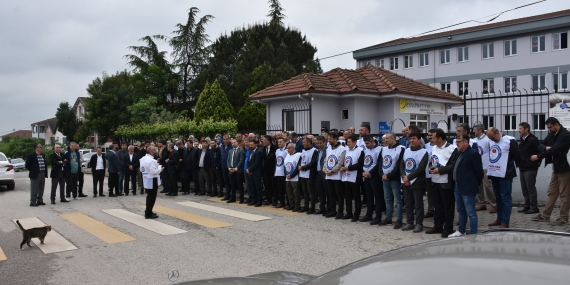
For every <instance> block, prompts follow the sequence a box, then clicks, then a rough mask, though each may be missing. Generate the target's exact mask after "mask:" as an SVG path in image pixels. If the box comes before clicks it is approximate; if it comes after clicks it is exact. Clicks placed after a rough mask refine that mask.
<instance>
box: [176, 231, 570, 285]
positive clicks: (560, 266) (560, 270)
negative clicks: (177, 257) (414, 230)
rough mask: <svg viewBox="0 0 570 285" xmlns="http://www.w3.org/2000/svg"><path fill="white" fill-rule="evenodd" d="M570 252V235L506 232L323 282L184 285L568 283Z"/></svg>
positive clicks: (420, 249)
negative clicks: (481, 281) (569, 254)
mask: <svg viewBox="0 0 570 285" xmlns="http://www.w3.org/2000/svg"><path fill="white" fill-rule="evenodd" d="M569 248H570V234H569V233H561V232H548V231H538V230H523V229H500V230H492V231H487V232H484V233H480V234H475V235H467V236H462V237H457V238H447V239H440V240H435V241H430V242H426V243H421V244H417V245H413V246H408V247H404V248H400V249H396V250H392V251H388V252H385V253H381V254H378V255H374V256H371V257H368V258H365V259H362V260H360V261H357V262H354V263H351V264H348V265H346V266H343V267H340V268H338V269H335V270H333V271H331V272H328V273H325V274H323V275H321V276H319V277H315V276H311V275H307V274H300V273H293V272H286V271H278V272H270V273H263V274H256V275H251V276H248V277H230V278H215V279H209V280H200V281H191V282H186V283H179V284H184V285H191V284H218V285H219V284H233V285H236V284H249V285H252V284H278V285H279V284H281V285H284V284H288V285H294V284H312V285H317V284H318V285H324V284H326V285H335V284H344V285H352V284H359V285H360V284H448V283H450V284H455V283H457V284H462V283H467V284H474V283H479V281H478V280H481V278H482V276H484V279H485V280H492V281H491V282H492V283H497V284H517V285H526V284H532V285H535V284H541V283H545V282H547V283H548V285H555V284H556V285H557V284H568V277H569V276H570V275H569V274H570V273H569V272H570V258H568V252H569V251H568V249H569ZM169 277H170V276H169Z"/></svg>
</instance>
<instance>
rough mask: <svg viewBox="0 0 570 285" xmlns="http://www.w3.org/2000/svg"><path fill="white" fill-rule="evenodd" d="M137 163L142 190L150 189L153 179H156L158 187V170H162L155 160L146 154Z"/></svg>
mask: <svg viewBox="0 0 570 285" xmlns="http://www.w3.org/2000/svg"><path fill="white" fill-rule="evenodd" d="M139 162H140V170H141V174H142V179H143V186H144V188H145V189H152V180H153V178H157V179H158V185H160V184H161V183H160V170H161V169H162V166H160V165H159V164H158V162H157V161H156V159H154V157H153V156H152V155H150V154H147V155H145V156H144V157H143V158H141V159H140V161H139Z"/></svg>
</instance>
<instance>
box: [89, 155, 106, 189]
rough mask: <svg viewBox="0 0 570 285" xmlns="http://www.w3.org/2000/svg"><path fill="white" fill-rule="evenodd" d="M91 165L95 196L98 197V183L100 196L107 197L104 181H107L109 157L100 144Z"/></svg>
mask: <svg viewBox="0 0 570 285" xmlns="http://www.w3.org/2000/svg"><path fill="white" fill-rule="evenodd" d="M89 166H90V167H91V175H93V198H96V197H97V184H99V196H101V197H105V194H103V182H104V181H105V169H106V168H107V157H105V154H104V153H103V151H102V149H101V147H100V146H98V147H97V153H96V154H94V155H92V156H91V160H89Z"/></svg>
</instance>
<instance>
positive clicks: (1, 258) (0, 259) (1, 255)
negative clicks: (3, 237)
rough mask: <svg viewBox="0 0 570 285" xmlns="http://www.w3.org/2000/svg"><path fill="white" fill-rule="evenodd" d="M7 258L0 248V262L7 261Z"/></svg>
mask: <svg viewBox="0 0 570 285" xmlns="http://www.w3.org/2000/svg"><path fill="white" fill-rule="evenodd" d="M7 259H8V258H7V257H6V255H5V254H4V251H3V250H2V248H1V247H0V261H2V260H7Z"/></svg>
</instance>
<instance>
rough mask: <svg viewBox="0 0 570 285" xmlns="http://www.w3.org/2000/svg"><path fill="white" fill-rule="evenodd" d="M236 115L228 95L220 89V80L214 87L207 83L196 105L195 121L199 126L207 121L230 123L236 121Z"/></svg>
mask: <svg viewBox="0 0 570 285" xmlns="http://www.w3.org/2000/svg"><path fill="white" fill-rule="evenodd" d="M234 113H235V112H234V110H233V108H232V105H230V102H228V98H227V97H226V93H225V92H224V90H222V88H221V87H220V83H219V82H218V80H216V81H214V83H212V85H209V84H208V83H206V86H205V87H204V90H203V91H202V93H200V97H199V98H198V102H197V103H196V109H195V110H194V121H195V122H196V123H197V124H200V123H201V122H202V121H204V120H207V119H213V120H215V121H228V120H233V119H234Z"/></svg>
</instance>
